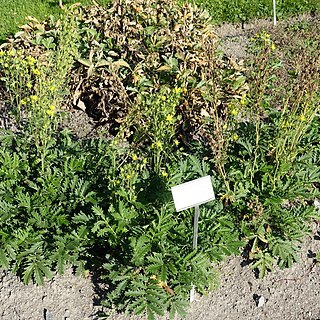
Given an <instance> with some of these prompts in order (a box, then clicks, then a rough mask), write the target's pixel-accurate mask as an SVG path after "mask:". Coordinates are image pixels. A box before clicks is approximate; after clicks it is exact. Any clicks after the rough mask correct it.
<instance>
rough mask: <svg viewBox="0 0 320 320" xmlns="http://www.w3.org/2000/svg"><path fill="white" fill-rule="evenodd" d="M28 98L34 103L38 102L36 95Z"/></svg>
mask: <svg viewBox="0 0 320 320" xmlns="http://www.w3.org/2000/svg"><path fill="white" fill-rule="evenodd" d="M30 98H31V101H34V102H35V101H38V100H39V97H38V96H37V95H33V96H31V97H30Z"/></svg>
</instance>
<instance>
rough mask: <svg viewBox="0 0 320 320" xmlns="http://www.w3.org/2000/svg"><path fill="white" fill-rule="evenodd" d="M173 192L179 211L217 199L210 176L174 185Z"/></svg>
mask: <svg viewBox="0 0 320 320" xmlns="http://www.w3.org/2000/svg"><path fill="white" fill-rule="evenodd" d="M171 192H172V196H173V201H174V205H175V207H176V211H177V212H179V211H182V210H186V209H189V208H192V207H196V206H199V205H200V204H203V203H206V202H209V201H211V200H214V199H215V195H214V192H213V187H212V183H211V177H210V176H205V177H202V178H199V179H195V180H192V181H189V182H185V183H182V184H179V185H177V186H174V187H172V188H171Z"/></svg>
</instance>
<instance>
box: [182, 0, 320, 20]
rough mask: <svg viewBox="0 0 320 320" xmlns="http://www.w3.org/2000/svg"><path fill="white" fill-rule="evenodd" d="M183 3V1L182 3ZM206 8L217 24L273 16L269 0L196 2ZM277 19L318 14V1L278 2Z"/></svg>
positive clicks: (319, 6) (204, 0)
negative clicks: (306, 13) (310, 13)
mask: <svg viewBox="0 0 320 320" xmlns="http://www.w3.org/2000/svg"><path fill="white" fill-rule="evenodd" d="M180 2H182V1H180ZM192 2H196V3H197V4H198V5H201V6H203V7H204V8H206V9H207V10H208V11H209V13H210V14H211V15H212V17H213V19H214V20H215V22H218V23H221V22H226V21H228V22H247V21H249V20H254V19H257V18H267V17H272V15H273V7H272V6H273V2H272V1H269V0H253V1H247V0H233V1H232V0H195V1H192ZM276 4H277V17H278V18H279V19H284V18H288V17H290V16H294V15H299V14H302V13H305V12H312V13H316V12H319V10H320V5H319V2H318V1H317V0H311V1H306V0H280V1H279V0H278V1H276Z"/></svg>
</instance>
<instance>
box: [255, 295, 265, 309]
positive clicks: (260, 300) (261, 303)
mask: <svg viewBox="0 0 320 320" xmlns="http://www.w3.org/2000/svg"><path fill="white" fill-rule="evenodd" d="M265 303H266V299H265V297H264V296H261V297H260V298H259V299H258V305H257V307H258V308H260V307H262V306H263V305H264V304H265Z"/></svg>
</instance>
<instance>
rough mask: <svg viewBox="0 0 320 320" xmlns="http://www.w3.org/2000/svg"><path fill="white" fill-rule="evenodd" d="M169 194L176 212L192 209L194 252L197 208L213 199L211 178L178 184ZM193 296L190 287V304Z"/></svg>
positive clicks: (196, 238) (196, 236)
mask: <svg viewBox="0 0 320 320" xmlns="http://www.w3.org/2000/svg"><path fill="white" fill-rule="evenodd" d="M171 192H172V196H173V201H174V205H175V207H176V210H177V211H178V212H179V211H182V210H186V209H189V208H192V207H194V220H193V242H192V247H193V249H194V250H196V249H197V246H198V222H199V215H200V209H199V206H200V204H203V203H206V202H209V201H211V200H214V199H215V195H214V192H213V187H212V183H211V177H210V176H205V177H202V178H199V179H195V180H192V181H189V182H186V183H183V184H179V185H177V186H175V187H172V188H171ZM195 294H196V290H195V287H194V286H192V289H191V291H190V302H192V301H194V300H195Z"/></svg>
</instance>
